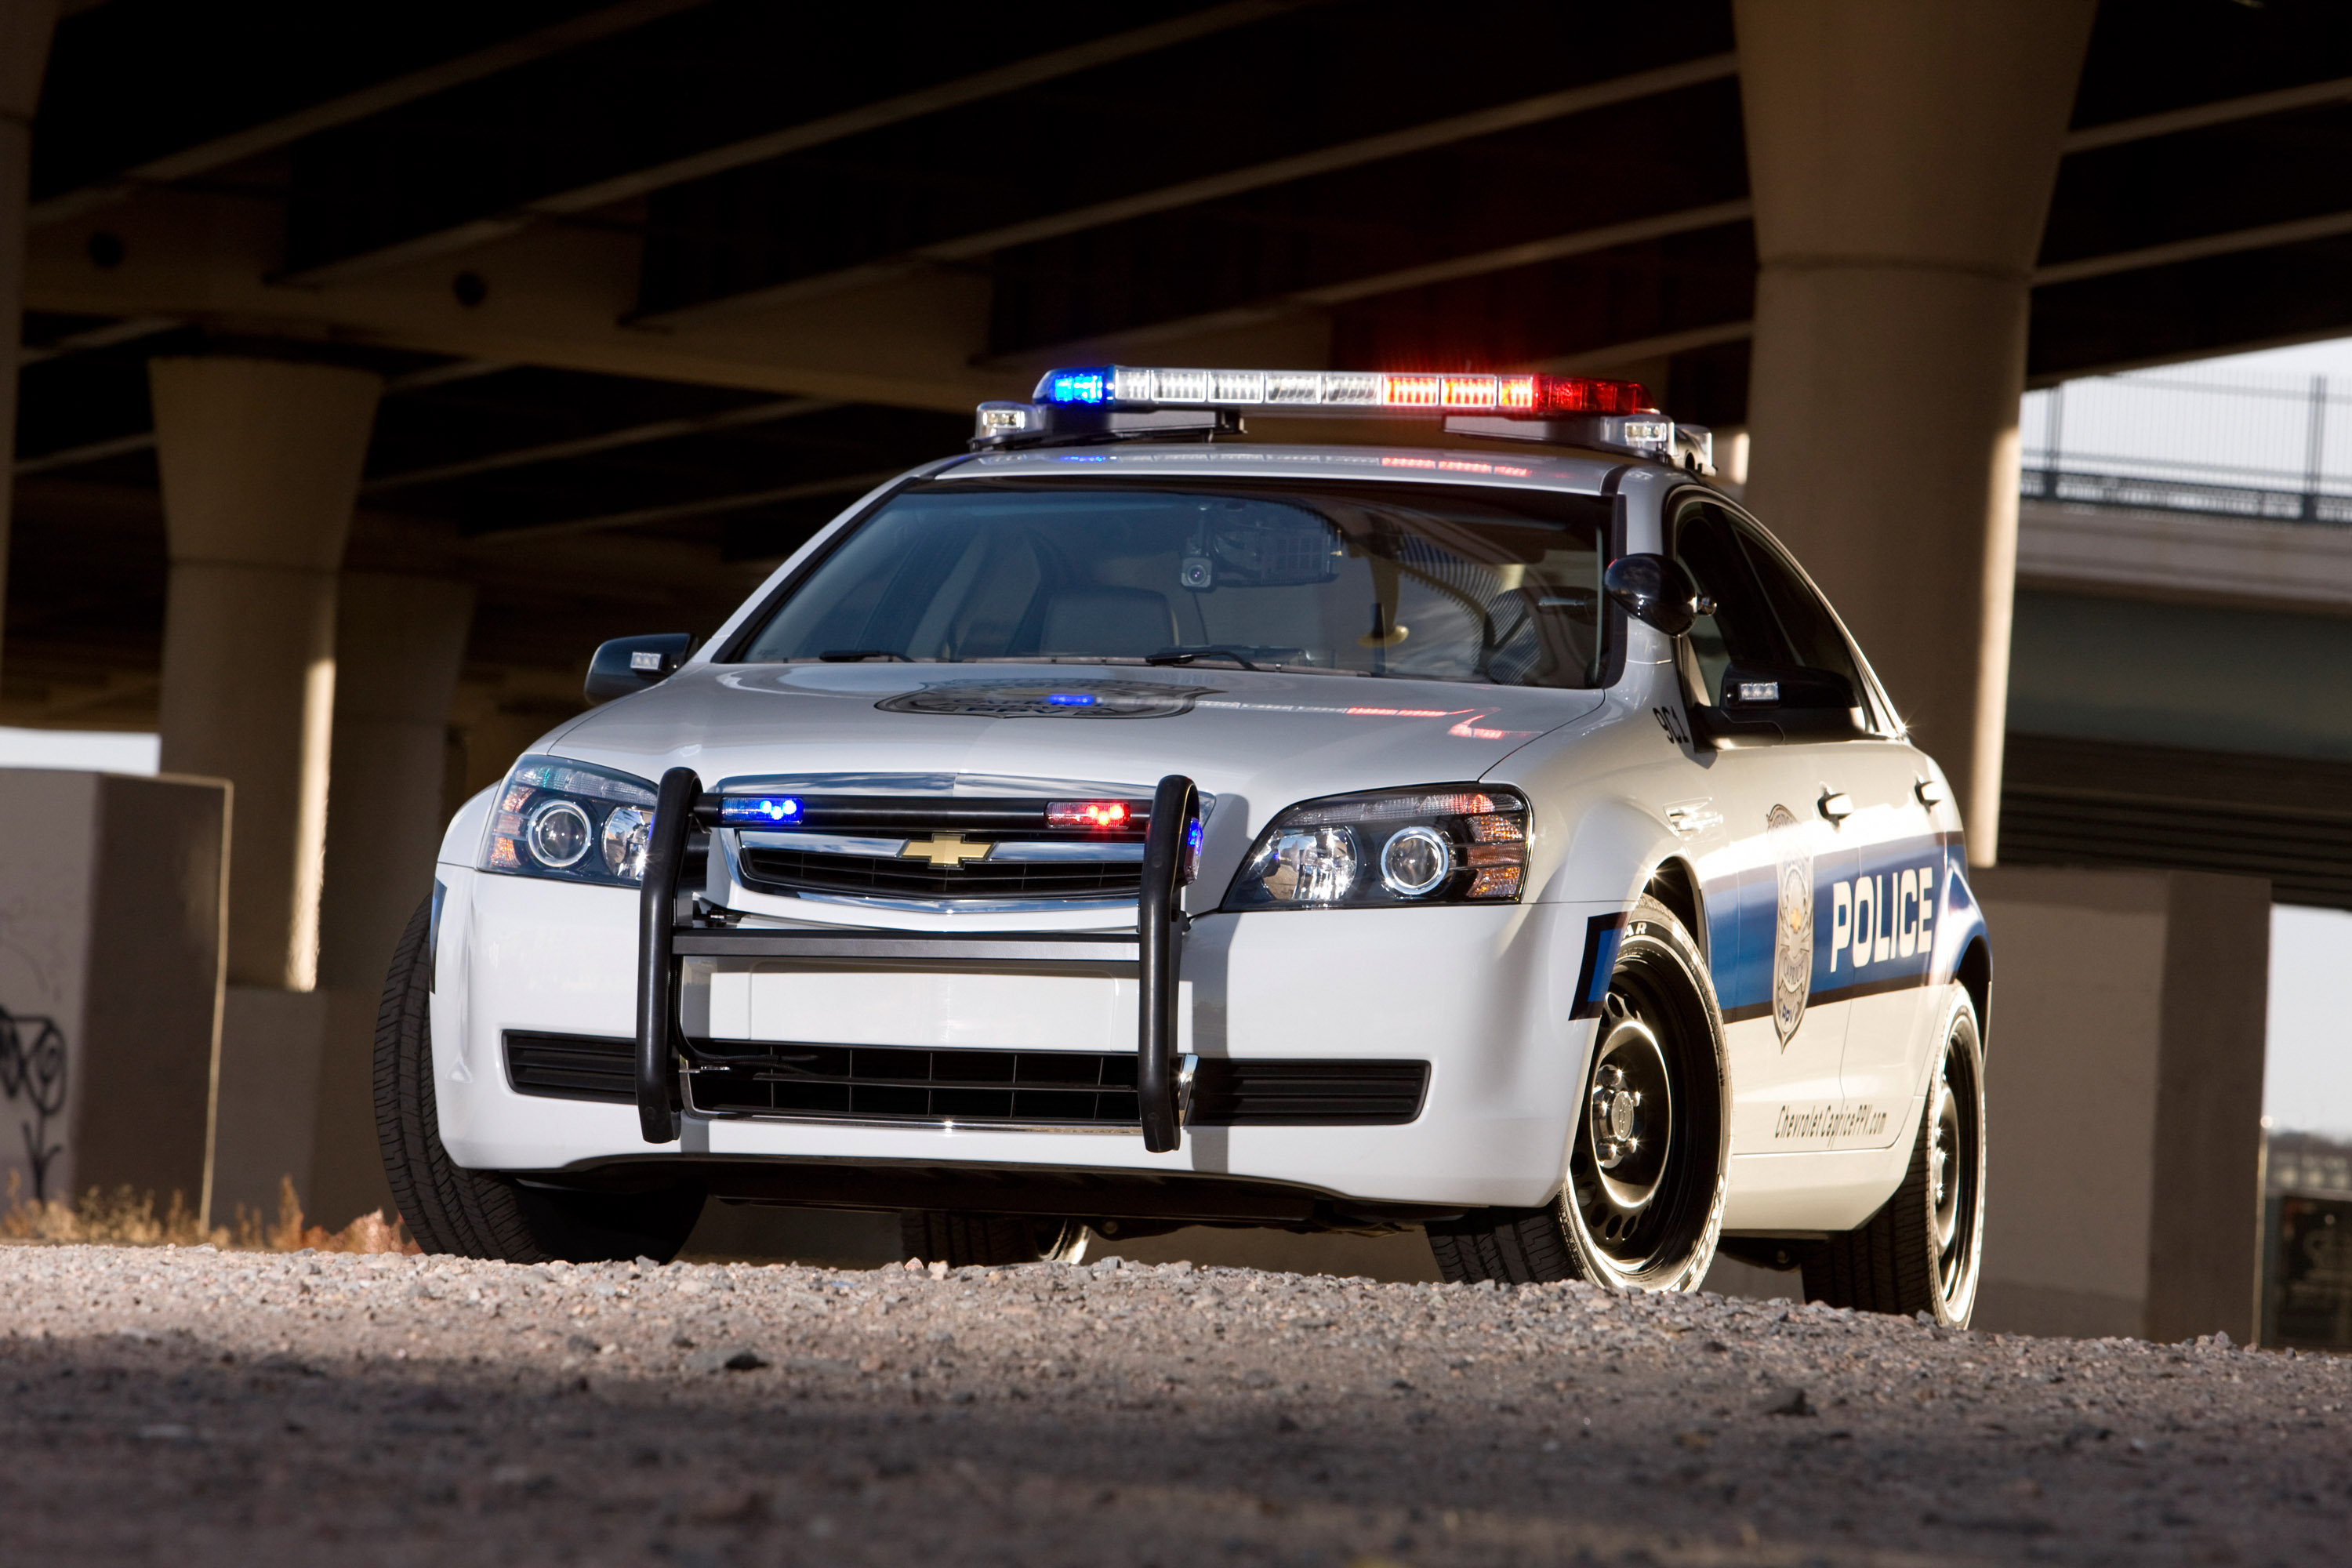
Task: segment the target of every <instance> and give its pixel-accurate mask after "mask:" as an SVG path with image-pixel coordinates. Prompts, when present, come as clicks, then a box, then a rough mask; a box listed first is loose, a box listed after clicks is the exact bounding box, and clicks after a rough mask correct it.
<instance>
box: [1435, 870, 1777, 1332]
mask: <svg viewBox="0 0 2352 1568" xmlns="http://www.w3.org/2000/svg"><path fill="white" fill-rule="evenodd" d="M1730 1097H1731V1080H1730V1075H1729V1073H1728V1072H1727V1070H1726V1068H1725V1063H1724V1054H1723V1021H1722V1015H1721V1013H1720V1011H1719V1010H1718V1009H1717V1005H1716V1001H1715V987H1714V985H1713V984H1711V983H1710V982H1709V981H1708V979H1707V973H1706V963H1705V962H1704V961H1703V960H1702V959H1701V958H1700V956H1699V952H1698V945H1697V944H1696V942H1693V941H1692V940H1691V937H1690V933H1689V932H1688V931H1685V930H1684V929H1683V927H1682V922H1681V921H1677V920H1676V919H1675V917H1674V915H1673V914H1672V913H1671V912H1670V911H1669V910H1667V909H1666V907H1665V906H1664V905H1663V904H1661V903H1658V902H1657V901H1656V900H1652V899H1643V900H1640V901H1639V902H1637V903H1636V904H1635V905H1634V906H1633V910H1632V912H1631V913H1629V914H1628V915H1627V916H1626V918H1625V927H1624V932H1623V936H1622V940H1621V941H1620V942H1619V943H1618V948H1617V963H1616V967H1615V968H1614V969H1613V970H1612V972H1611V973H1610V976H1609V991H1608V994H1607V996H1606V997H1605V999H1604V1000H1603V1002H1602V1004H1601V1020H1600V1025H1599V1027H1598V1028H1597V1029H1596V1030H1595V1032H1594V1036H1593V1042H1592V1059H1591V1065H1590V1067H1589V1068H1587V1070H1586V1074H1585V1080H1584V1089H1583V1093H1582V1095H1581V1096H1580V1099H1579V1100H1578V1103H1577V1105H1576V1107H1575V1111H1574V1115H1575V1122H1574V1126H1573V1129H1572V1131H1571V1132H1570V1143H1569V1162H1568V1179H1567V1182H1566V1184H1565V1185H1564V1186H1563V1187H1562V1188H1561V1191H1560V1194H1559V1197H1558V1198H1557V1199H1555V1200H1554V1201H1552V1202H1551V1203H1549V1204H1547V1205H1544V1206H1543V1207H1541V1208H1535V1209H1503V1208H1490V1209H1477V1210H1474V1211H1472V1212H1471V1213H1469V1214H1466V1215H1463V1216H1462V1217H1461V1218H1460V1219H1456V1220H1442V1221H1433V1222H1432V1223H1431V1225H1430V1226H1429V1247H1430V1251H1431V1252H1432V1253H1433V1254H1434V1255H1435V1256H1436V1258H1437V1266H1438V1268H1439V1269H1440V1270H1441V1271H1442V1272H1443V1273H1444V1276H1445V1277H1446V1278H1447V1279H1453V1280H1465V1281H1476V1280H1482V1279H1493V1280H1496V1281H1498V1282H1508V1283H1512V1284H1526V1283H1529V1282H1532V1281H1536V1280H1548V1279H1589V1280H1591V1281H1592V1282H1593V1283H1595V1284H1599V1285H1606V1286H1609V1287H1610V1288H1611V1289H1620V1290H1694V1289H1697V1288H1698V1284H1699V1281H1701V1280H1702V1279H1706V1270H1707V1265H1708V1264H1710V1263H1712V1262H1713V1261H1714V1259H1715V1245H1716V1239H1717V1237H1718V1236H1719V1235H1720V1234H1721V1232H1722V1228H1723V1200H1724V1193H1725V1188H1726V1184H1727V1180H1728V1177H1729V1173H1730V1153H1731V1114H1730Z"/></svg>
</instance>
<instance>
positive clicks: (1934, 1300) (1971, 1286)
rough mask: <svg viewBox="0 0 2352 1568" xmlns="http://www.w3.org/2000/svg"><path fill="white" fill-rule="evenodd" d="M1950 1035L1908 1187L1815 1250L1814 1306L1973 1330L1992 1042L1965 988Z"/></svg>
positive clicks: (1810, 1283)
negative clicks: (1986, 1040) (1987, 1060)
mask: <svg viewBox="0 0 2352 1568" xmlns="http://www.w3.org/2000/svg"><path fill="white" fill-rule="evenodd" d="M1942 1037H1943V1055H1942V1060H1941V1062H1940V1063H1939V1064H1938V1065H1937V1069H1936V1077H1935V1079H1934V1082H1933V1083H1932V1085H1931V1086H1930V1088H1929V1089H1928V1091H1927V1103H1926V1104H1925V1105H1924V1106H1923V1107H1922V1109H1921V1110H1920V1115H1919V1131H1918V1134H1917V1136H1916V1137H1915V1138H1914V1139H1913V1140H1912V1142H1911V1163H1910V1166H1909V1168H1908V1169H1907V1170H1906V1171H1905V1173H1904V1175H1903V1184H1902V1185H1901V1186H1899V1187H1897V1188H1895V1195H1894V1196H1893V1197H1891V1198H1889V1199H1887V1200H1886V1204H1885V1206H1884V1207H1883V1208H1881V1209H1880V1210H1879V1211H1878V1212H1877V1213H1876V1214H1874V1215H1871V1217H1870V1218H1869V1220H1868V1221H1867V1222H1865V1223H1864V1224H1863V1225H1862V1226H1858V1227H1857V1228H1855V1229H1853V1230H1850V1231H1847V1232H1845V1233H1844V1234H1843V1235H1842V1236H1833V1237H1830V1239H1829V1240H1828V1241H1826V1242H1824V1243H1822V1244H1821V1245H1820V1246H1818V1247H1810V1248H1808V1249H1807V1250H1806V1252H1805V1254H1804V1272H1805V1296H1806V1299H1807V1300H1814V1301H1826V1302H1828V1303H1829V1304H1830V1305H1831V1306H1832V1307H1853V1308H1854V1309H1856V1310H1860V1311H1864V1312H1893V1313H1898V1314H1900V1315H1902V1316H1904V1317H1906V1318H1907V1317H1913V1316H1916V1314H1918V1313H1921V1312H1926V1313H1928V1314H1929V1315H1930V1316H1931V1317H1932V1318H1933V1320H1934V1321H1936V1322H1938V1323H1943V1324H1946V1325H1948V1326H1949V1327H1952V1328H1966V1327H1968V1322H1969V1315H1970V1314H1971V1313H1973V1312H1974V1311H1975V1310H1976V1299H1977V1278H1978V1274H1979V1268H1980V1266H1981V1263H1982V1259H1983V1253H1984V1171H1985V1160H1984V1155H1985V1115H1984V1046H1983V1041H1982V1039H1981V1037H1979V1035H1978V1033H1977V1012H1976V1006H1975V1005H1974V1004H1973V1003H1971V1002H1970V1001H1969V994H1968V993H1967V992H1966V991H1964V990H1962V989H1961V988H1960V987H1959V986H1958V985H1955V986H1953V987H1952V997H1951V1000H1950V1002H1949V1003H1948V1004H1947V1005H1946V1008H1945V1013H1944V1026H1943V1030H1942Z"/></svg>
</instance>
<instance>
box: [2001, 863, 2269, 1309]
mask: <svg viewBox="0 0 2352 1568" xmlns="http://www.w3.org/2000/svg"><path fill="white" fill-rule="evenodd" d="M1973 882H1974V885H1975V888H1976V891H1977V896H1978V898H1979V900H1981V901H1982V903H1983V905H1984V910H1985V920H1986V922H1987V924H1988V925H1989V926H1990V930H1991V932H1992V941H1993V988H1992V1028H1991V1032H1990V1054H1989V1057H1988V1060H1987V1064H1986V1073H1985V1081H1986V1094H1987V1099H1988V1102H1989V1103H1988V1105H1987V1138H1988V1142H1989V1144H1990V1147H1989V1149H1988V1151H1987V1162H1986V1163H1987V1176H1988V1180H1987V1187H1986V1205H1985V1255H1984V1279H1983V1284H1982V1286H1981V1288H1980V1289H1979V1293H1978V1297H1977V1312H1976V1324H1977V1326H1978V1327H1979V1328H1985V1329H1996V1330H2005V1331H2016V1332H2029V1333H2045V1334H2071V1335H2079V1336H2097V1335H2107V1334H2128V1335H2135V1336H2139V1337H2143V1338H2147V1339H2154V1340H2160V1341H2173V1340H2179V1339H2183V1338H2187V1337H2189V1336H2191V1335H2195V1334H2203V1333H2210V1332H2212V1331H2215V1330H2222V1331H2227V1332H2228V1333H2229V1334H2230V1336H2231V1338H2232V1339H2233V1340H2236V1341H2238V1342H2241V1343H2243V1342H2247V1341H2249V1340H2251V1339H2252V1336H2253V1330H2254V1324H2255V1298H2256V1288H2257V1276H2258V1271H2259V1259H2258V1256H2257V1253H2258V1240H2259V1227H2260V1223H2261V1202H2262V1190H2261V1180H2262V1178H2261V1163H2262V1094H2263V1044H2264V1033H2265V1028H2264V1025H2265V1010H2266V1002H2267V997H2268V994H2269V957H2270V884H2269V883H2268V882H2266V881H2263V880H2262V879H2257V878H2245V877H2221V876H2210V875H2206V874H2203V873H2197V872H2185V871H2111V870H2097V871H2094V870H2076V869H2058V868H2052V869H2041V868H1998V869H1992V870H1986V871H1980V872H1978V873H1976V874H1975V876H1974V878H1973Z"/></svg>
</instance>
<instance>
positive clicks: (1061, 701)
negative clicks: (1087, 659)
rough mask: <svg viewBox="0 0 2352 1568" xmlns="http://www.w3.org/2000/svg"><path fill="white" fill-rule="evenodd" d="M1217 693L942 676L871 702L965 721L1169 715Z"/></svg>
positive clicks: (1123, 683)
mask: <svg viewBox="0 0 2352 1568" xmlns="http://www.w3.org/2000/svg"><path fill="white" fill-rule="evenodd" d="M1216 693H1217V688H1215V687H1213V686H1179V685H1177V684H1176V683H1175V682H1173V681H1162V680H1051V679H1046V680H942V681H940V682H938V683H937V684H935V685H931V686H926V687H924V688H923V689H920V690H919V691H907V692H901V693H900V694H899V695H898V696H896V697H886V698H884V699H883V700H881V701H879V702H877V703H876V704H875V705H874V706H875V707H877V708H879V709H880V710H882V711H884V712H885V713H937V714H944V715H948V716H950V717H955V718H963V719H1172V718H1175V717H1176V716H1177V715H1179V714H1181V713H1189V712H1191V711H1192V704H1193V703H1194V702H1196V701H1198V700H1201V699H1202V698H1203V697H1213V696H1215V695H1216Z"/></svg>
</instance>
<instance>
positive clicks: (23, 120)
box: [0, 0, 58, 609]
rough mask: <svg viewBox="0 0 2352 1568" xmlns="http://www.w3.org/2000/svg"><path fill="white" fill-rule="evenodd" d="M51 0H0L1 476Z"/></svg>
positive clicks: (1, 495) (0, 597)
mask: <svg viewBox="0 0 2352 1568" xmlns="http://www.w3.org/2000/svg"><path fill="white" fill-rule="evenodd" d="M57 20H58V0H0V323H5V325H6V331H5V334H0V477H5V475H6V474H7V473H8V471H9V470H10V469H11V468H13V467H14V466H15V464H16V342H17V338H18V336H19V333H18V331H17V323H18V322H20V321H23V320H24V307H25V198H26V191H27V189H28V183H29V177H30V174H31V170H32V161H33V110H34V109H35V108H36V107H37V105H38V104H39V102H40V100H41V76H42V73H43V72H44V71H45V70H46V69H47V66H48V60H49V34H50V32H51V31H52V30H53V29H54V28H55V27H56V26H57ZM9 499H10V498H9V486H8V485H6V484H5V483H0V609H5V605H7V602H8V512H9Z"/></svg>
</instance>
